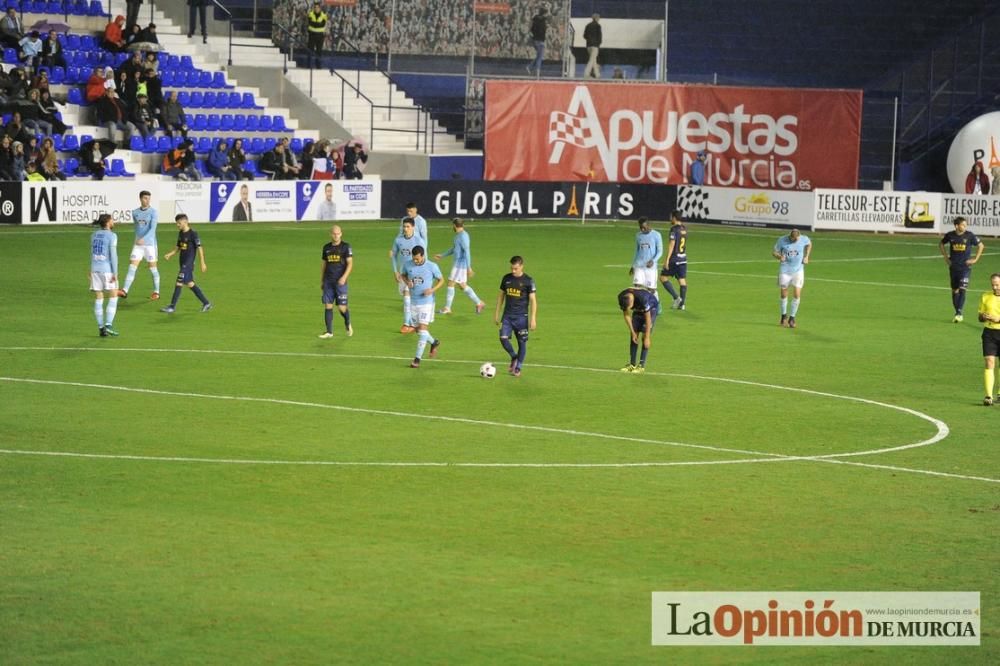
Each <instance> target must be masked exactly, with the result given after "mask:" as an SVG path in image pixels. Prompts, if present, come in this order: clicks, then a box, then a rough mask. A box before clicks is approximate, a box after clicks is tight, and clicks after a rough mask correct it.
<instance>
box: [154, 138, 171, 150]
mask: <svg viewBox="0 0 1000 666" xmlns="http://www.w3.org/2000/svg"><path fill="white" fill-rule="evenodd" d="M168 150H170V137H169V136H161V137H160V138H159V139H157V140H156V152H158V153H165V152H167V151H168Z"/></svg>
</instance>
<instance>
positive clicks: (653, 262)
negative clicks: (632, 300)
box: [628, 217, 663, 301]
mask: <svg viewBox="0 0 1000 666" xmlns="http://www.w3.org/2000/svg"><path fill="white" fill-rule="evenodd" d="M662 258H663V236H661V235H660V232H659V231H653V229H652V227H650V226H649V220H647V219H646V218H645V217H640V218H639V233H637V234H636V235H635V255H634V256H633V257H632V267H631V268H629V269H628V274H629V275H631V276H632V284H633V285H635V286H636V287H642V288H643V289H645V290H646V291H648V292H651V293H652V294H653V295H654V296H655V295H656V283H657V276H656V268H657V265H658V264H659V263H660V259H662ZM657 301H659V299H658V298H657Z"/></svg>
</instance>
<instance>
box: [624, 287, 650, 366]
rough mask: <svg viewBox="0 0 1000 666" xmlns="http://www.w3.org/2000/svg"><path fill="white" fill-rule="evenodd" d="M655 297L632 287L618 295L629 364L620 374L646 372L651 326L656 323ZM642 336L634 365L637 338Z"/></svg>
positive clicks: (637, 347)
mask: <svg viewBox="0 0 1000 666" xmlns="http://www.w3.org/2000/svg"><path fill="white" fill-rule="evenodd" d="M656 306H657V299H656V296H654V295H653V294H651V293H650V292H648V291H646V290H645V289H639V288H636V287H632V288H630V289H624V290H622V291H621V292H619V294H618V307H619V308H620V309H621V311H622V314H623V315H624V317H625V325H626V326H627V327H628V333H629V363H628V365H626V366H625V367H624V368H622V372H632V373H636V374H641V373H643V372H645V371H646V355H647V354H649V347H650V346H651V345H652V341H653V325H654V324H655V323H656ZM640 335H641V336H642V342H641V344H642V354H641V355H640V356H639V364H638V365H636V362H635V361H636V359H635V357H636V353H637V352H638V351H639V345H640V342H639V336H640Z"/></svg>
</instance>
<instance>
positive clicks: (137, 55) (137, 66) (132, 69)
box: [116, 51, 146, 80]
mask: <svg viewBox="0 0 1000 666" xmlns="http://www.w3.org/2000/svg"><path fill="white" fill-rule="evenodd" d="M144 69H146V66H145V65H144V64H143V63H142V53H141V52H139V51H133V52H132V57H131V58H129V59H128V60H126V61H125V62H123V63H122V65H121V67H119V68H118V71H117V72H116V74H117V78H118V79H119V80H120V79H121V76H122V74H126V75H127V76H128V78H132V76H133V75H134V74H135V73H136V72H141V71H143V70H144Z"/></svg>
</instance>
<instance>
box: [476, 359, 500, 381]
mask: <svg viewBox="0 0 1000 666" xmlns="http://www.w3.org/2000/svg"><path fill="white" fill-rule="evenodd" d="M479 376H480V377H482V378H483V379H493V378H494V377H496V376H497V368H496V366H495V365H493V364H492V363H483V364H482V365H481V366H479Z"/></svg>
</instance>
